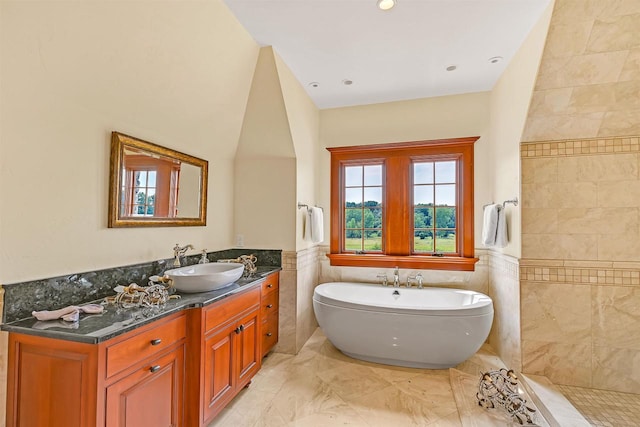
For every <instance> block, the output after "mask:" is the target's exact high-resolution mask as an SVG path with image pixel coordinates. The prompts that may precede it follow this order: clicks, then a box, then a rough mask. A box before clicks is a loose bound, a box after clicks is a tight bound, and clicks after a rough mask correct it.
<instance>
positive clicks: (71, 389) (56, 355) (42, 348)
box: [7, 333, 98, 427]
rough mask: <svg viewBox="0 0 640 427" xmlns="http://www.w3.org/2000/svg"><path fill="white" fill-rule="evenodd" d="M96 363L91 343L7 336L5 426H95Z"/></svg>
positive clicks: (30, 336)
mask: <svg viewBox="0 0 640 427" xmlns="http://www.w3.org/2000/svg"><path fill="white" fill-rule="evenodd" d="M97 363H98V351H97V347H96V346H94V345H91V344H81V343H76V342H68V341H60V340H54V339H49V338H42V337H36V336H32V335H22V334H15V333H11V334H9V364H8V370H7V384H8V389H7V426H11V427H42V426H47V427H93V426H95V425H96V393H95V390H96V387H97V386H96V383H97V378H96V375H95V372H96V370H97Z"/></svg>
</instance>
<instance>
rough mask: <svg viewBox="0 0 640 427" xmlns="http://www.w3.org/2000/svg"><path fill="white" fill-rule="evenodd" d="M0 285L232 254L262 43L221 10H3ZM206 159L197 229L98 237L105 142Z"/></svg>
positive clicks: (79, 5) (167, 6)
mask: <svg viewBox="0 0 640 427" xmlns="http://www.w3.org/2000/svg"><path fill="white" fill-rule="evenodd" d="M0 11H1V12H0V19H1V21H0V31H1V33H0V37H1V39H0V42H1V45H0V49H1V51H0V53H1V55H0V56H1V57H2V64H1V67H2V68H1V69H0V71H1V76H0V77H1V79H2V80H1V83H2V84H1V85H0V99H1V103H0V118H1V120H2V127H1V129H0V162H1V163H0V166H1V167H0V182H2V183H3V184H2V188H1V193H0V200H2V206H1V207H0V218H1V219H2V220H1V223H0V281H1V282H3V283H12V282H18V281H23V280H30V279H36V278H43V277H51V276H56V275H61V274H66V273H72V272H79V271H88V270H95V269H101V268H107V267H112V266H118V265H126V264H133V263H137V262H145V261H149V260H154V259H159V258H168V257H170V256H171V248H172V247H173V245H175V243H176V242H180V243H182V244H185V243H192V244H193V245H195V247H196V248H202V247H203V246H204V247H207V248H208V249H210V250H215V249H223V248H227V247H229V246H231V244H232V241H233V240H232V229H233V158H234V155H235V149H236V144H237V141H238V136H239V134H240V129H241V124H242V119H243V115H244V111H245V106H246V100H247V96H248V93H249V88H250V84H251V78H252V75H253V71H254V67H255V62H256V57H257V54H258V46H257V44H256V43H255V42H254V41H253V40H252V39H251V37H249V35H248V34H247V32H246V31H245V30H244V28H242V27H241V26H240V24H239V23H238V22H237V21H236V20H235V18H234V17H233V16H232V15H231V13H230V12H229V10H228V9H227V8H226V6H224V4H223V3H222V1H220V0H214V1H189V2H177V1H175V2H112V1H92V2H76V1H56V2H50V1H40V2H37V1H29V2H24V1H2V2H0ZM112 130H118V131H120V132H124V133H126V134H130V135H134V136H137V137H140V138H142V139H145V140H149V141H152V142H156V143H158V144H161V145H164V146H167V147H170V148H174V149H178V150H180V151H183V152H186V153H188V154H192V155H195V156H198V157H202V158H205V159H207V160H209V162H210V163H209V167H210V169H209V170H210V181H209V214H208V225H207V226H206V227H188V228H185V227H179V228H171V227H169V228H152V229H140V228H139V229H107V227H106V224H107V191H108V174H109V140H110V132H111V131H112Z"/></svg>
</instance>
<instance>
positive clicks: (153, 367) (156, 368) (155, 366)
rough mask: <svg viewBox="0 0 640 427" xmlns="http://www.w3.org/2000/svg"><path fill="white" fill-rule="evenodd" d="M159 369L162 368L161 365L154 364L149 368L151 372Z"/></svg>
mask: <svg viewBox="0 0 640 427" xmlns="http://www.w3.org/2000/svg"><path fill="white" fill-rule="evenodd" d="M159 370H160V365H154V366H152V367H150V368H149V372H151V373H153V372H157V371H159Z"/></svg>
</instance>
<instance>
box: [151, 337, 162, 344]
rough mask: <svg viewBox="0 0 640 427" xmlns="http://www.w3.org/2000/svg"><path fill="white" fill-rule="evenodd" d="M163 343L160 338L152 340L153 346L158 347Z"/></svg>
mask: <svg viewBox="0 0 640 427" xmlns="http://www.w3.org/2000/svg"><path fill="white" fill-rule="evenodd" d="M161 342H162V340H161V339H160V338H156V339H155V340H151V345H158V344H160V343H161Z"/></svg>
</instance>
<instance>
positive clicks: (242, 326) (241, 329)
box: [234, 325, 244, 334]
mask: <svg viewBox="0 0 640 427" xmlns="http://www.w3.org/2000/svg"><path fill="white" fill-rule="evenodd" d="M242 331H244V325H240V326H238V327H237V328H236V329H234V332H235V333H236V334H239V333H240V332H242Z"/></svg>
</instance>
